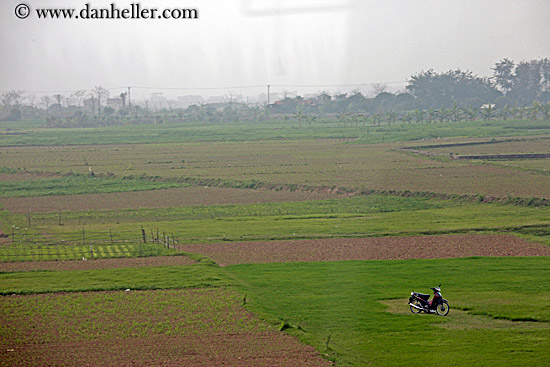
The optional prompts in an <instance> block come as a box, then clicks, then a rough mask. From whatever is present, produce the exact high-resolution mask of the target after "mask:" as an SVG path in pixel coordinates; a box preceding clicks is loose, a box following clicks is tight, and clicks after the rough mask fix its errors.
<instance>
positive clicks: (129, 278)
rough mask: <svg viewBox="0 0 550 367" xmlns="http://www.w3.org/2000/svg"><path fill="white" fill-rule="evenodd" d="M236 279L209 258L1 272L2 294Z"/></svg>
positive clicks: (170, 285) (206, 283)
mask: <svg viewBox="0 0 550 367" xmlns="http://www.w3.org/2000/svg"><path fill="white" fill-rule="evenodd" d="M232 283H233V281H232V280H231V278H230V277H228V275H227V273H226V272H225V271H224V270H223V269H221V268H220V267H218V266H217V265H215V264H213V263H212V262H210V261H208V260H203V261H201V262H199V263H197V264H193V265H188V266H165V267H148V268H125V269H105V270H75V271H70V272H68V271H30V272H5V273H2V272H0V294H2V295H9V294H31V293H50V292H86V291H106V290H125V289H133V290H137V289H174V288H205V287H224V286H228V285H230V284H232Z"/></svg>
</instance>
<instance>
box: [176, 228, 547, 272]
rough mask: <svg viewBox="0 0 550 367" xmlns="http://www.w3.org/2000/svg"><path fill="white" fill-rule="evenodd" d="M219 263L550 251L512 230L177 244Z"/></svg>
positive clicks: (376, 258)
mask: <svg viewBox="0 0 550 367" xmlns="http://www.w3.org/2000/svg"><path fill="white" fill-rule="evenodd" d="M180 249H181V250H182V251H187V252H192V253H193V252H194V253H200V254H203V255H205V256H208V257H210V258H212V259H213V260H214V261H216V262H217V263H218V264H220V265H222V266H226V265H233V264H244V263H268V262H307V261H341V260H386V259H434V258H454V257H468V256H550V247H549V246H544V245H540V244H534V243H529V242H527V241H524V240H522V239H520V238H518V237H515V236H512V235H481V234H466V235H442V236H419V237H376V238H336V239H319V240H297V241H272V242H226V243H216V244H186V245H181V246H180Z"/></svg>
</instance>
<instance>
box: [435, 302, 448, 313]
mask: <svg viewBox="0 0 550 367" xmlns="http://www.w3.org/2000/svg"><path fill="white" fill-rule="evenodd" d="M435 312H437V314H438V315H439V316H447V315H448V314H449V304H448V303H447V301H443V302H441V303H440V304H438V305H437V307H436V308H435Z"/></svg>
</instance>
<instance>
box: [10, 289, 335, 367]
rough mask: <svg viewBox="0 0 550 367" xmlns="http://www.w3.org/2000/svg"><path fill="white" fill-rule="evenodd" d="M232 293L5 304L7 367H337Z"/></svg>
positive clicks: (53, 297) (62, 297) (90, 295)
mask: <svg viewBox="0 0 550 367" xmlns="http://www.w3.org/2000/svg"><path fill="white" fill-rule="evenodd" d="M241 297H242V296H241V295H239V294H237V293H236V292H233V291H231V290H227V289H196V290H167V291H131V292H87V293H76V294H44V295H30V296H6V297H2V298H0V309H1V310H2V313H0V366H117V367H118V366H191V367H193V366H205V367H209V366H243V367H244V366H281V367H282V366H290V367H299V366H330V362H328V361H326V360H324V359H323V358H322V357H321V356H320V354H319V353H317V352H316V351H315V350H314V348H312V347H310V346H305V345H302V344H300V343H299V342H298V341H297V340H296V339H295V338H293V337H291V336H290V335H287V334H285V333H282V332H278V331H275V330H273V329H272V328H270V327H268V326H267V325H265V324H264V323H262V322H261V321H260V320H258V319H257V318H256V317H254V316H253V315H252V314H251V313H249V312H248V311H247V310H246V309H245V308H243V307H242V303H241Z"/></svg>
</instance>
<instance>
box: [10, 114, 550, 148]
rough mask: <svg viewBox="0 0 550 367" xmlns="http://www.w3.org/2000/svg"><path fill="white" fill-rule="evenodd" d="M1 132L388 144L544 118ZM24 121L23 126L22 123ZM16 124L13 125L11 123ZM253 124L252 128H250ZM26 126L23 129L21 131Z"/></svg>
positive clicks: (71, 140)
mask: <svg viewBox="0 0 550 367" xmlns="http://www.w3.org/2000/svg"><path fill="white" fill-rule="evenodd" d="M17 123H18V124H19V126H24V127H23V129H22V130H19V131H20V132H25V134H13V135H5V136H3V137H2V139H3V145H95V144H124V143H129V144H134V143H158V142H160V143H168V142H192V141H250V140H265V139H323V138H340V139H344V138H357V139H358V140H357V142H358V143H384V142H386V143H388V142H397V141H410V140H421V139H429V138H438V137H494V136H503V137H504V136H517V135H519V136H526V135H542V134H549V133H550V125H549V124H548V121H496V120H495V121H459V122H445V123H436V124H404V123H397V124H393V125H386V124H384V125H382V126H349V125H348V126H347V127H341V126H339V125H340V123H339V121H338V120H327V119H319V120H318V121H317V122H316V123H314V124H312V125H311V126H309V125H308V126H306V125H305V124H302V126H299V124H298V122H297V121H285V120H269V121H263V122H259V123H258V122H226V123H224V124H217V123H216V124H211V123H205V122H201V123H197V122H193V123H188V122H185V123H175V124H155V125H144V126H112V127H97V128H74V129H31V128H32V127H34V125H20V122H17ZM27 126H28V127H27ZM12 127H13V128H18V126H17V125H15V123H14V126H12ZM251 127H253V128H251ZM27 129H28V130H27Z"/></svg>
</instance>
